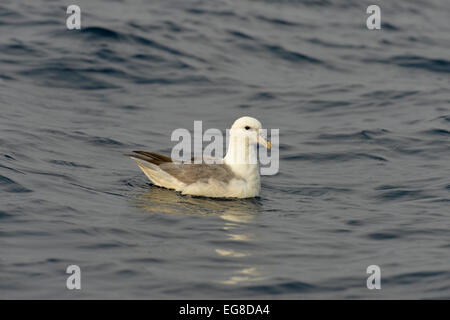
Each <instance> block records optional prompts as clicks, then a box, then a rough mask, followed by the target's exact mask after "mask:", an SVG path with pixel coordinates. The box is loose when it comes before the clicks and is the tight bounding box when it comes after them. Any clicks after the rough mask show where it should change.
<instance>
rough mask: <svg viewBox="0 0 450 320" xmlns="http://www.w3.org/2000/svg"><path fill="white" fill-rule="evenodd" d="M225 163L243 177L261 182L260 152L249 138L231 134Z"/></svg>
mask: <svg viewBox="0 0 450 320" xmlns="http://www.w3.org/2000/svg"><path fill="white" fill-rule="evenodd" d="M224 163H225V164H227V165H228V166H230V168H231V169H232V170H233V172H234V173H236V174H237V175H239V176H241V177H242V178H244V179H246V180H255V181H254V182H255V183H259V163H258V152H257V149H256V145H255V144H250V143H249V139H248V138H247V139H246V138H245V137H242V136H239V135H237V134H232V133H231V134H230V143H229V145H228V150H227V154H226V155H225V158H224ZM256 180H257V181H256Z"/></svg>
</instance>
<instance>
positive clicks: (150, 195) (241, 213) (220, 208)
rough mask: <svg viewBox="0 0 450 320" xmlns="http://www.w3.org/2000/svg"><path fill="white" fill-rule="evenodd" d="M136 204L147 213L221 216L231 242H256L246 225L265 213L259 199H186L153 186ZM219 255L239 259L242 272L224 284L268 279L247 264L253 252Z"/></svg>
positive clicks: (220, 251)
mask: <svg viewBox="0 0 450 320" xmlns="http://www.w3.org/2000/svg"><path fill="white" fill-rule="evenodd" d="M135 199H136V205H137V207H138V208H140V209H142V210H144V211H145V212H154V213H164V214H182V215H197V216H205V217H212V216H216V217H217V216H218V217H220V218H221V219H223V220H224V224H223V226H222V229H223V230H225V231H226V236H227V237H228V239H229V240H230V241H242V242H250V241H256V240H255V237H254V235H253V234H251V233H249V232H244V230H243V229H244V227H245V225H246V224H248V223H251V222H252V221H253V220H254V219H255V217H256V215H257V214H258V213H259V212H260V211H261V209H262V205H261V202H260V200H259V199H256V198H252V199H212V198H204V197H192V196H183V195H181V194H179V193H177V192H174V191H173V190H167V189H163V188H158V187H154V186H152V187H151V189H150V190H149V191H146V192H144V193H141V194H138V195H137V196H136V197H135ZM214 252H215V254H217V255H219V256H222V257H227V258H232V259H235V260H236V261H235V263H238V266H239V267H238V270H236V271H235V272H234V273H233V274H231V275H230V276H229V277H228V278H226V279H222V280H219V282H220V283H222V284H227V285H235V284H240V283H245V282H255V281H258V280H262V279H264V276H263V274H262V272H261V270H260V269H259V267H258V266H254V265H251V264H249V263H247V262H248V261H249V260H250V259H245V262H244V261H239V260H243V258H248V257H251V255H252V253H251V252H245V251H236V250H234V249H231V248H216V249H214Z"/></svg>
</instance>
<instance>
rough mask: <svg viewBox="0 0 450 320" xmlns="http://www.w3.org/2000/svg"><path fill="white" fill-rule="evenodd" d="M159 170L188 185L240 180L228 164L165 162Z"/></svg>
mask: <svg viewBox="0 0 450 320" xmlns="http://www.w3.org/2000/svg"><path fill="white" fill-rule="evenodd" d="M159 168H160V169H161V170H164V171H165V172H167V173H168V174H170V175H171V176H173V177H174V178H176V179H178V180H179V181H181V182H184V183H186V184H192V183H195V182H207V181H208V180H209V179H215V180H217V181H220V182H223V183H228V182H229V181H230V180H231V179H233V178H238V177H237V176H236V175H235V174H234V173H233V171H232V170H231V168H230V167H229V166H228V165H226V164H205V163H202V164H188V163H174V162H165V163H162V164H160V165H159Z"/></svg>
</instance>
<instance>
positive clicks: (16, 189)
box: [0, 175, 32, 193]
mask: <svg viewBox="0 0 450 320" xmlns="http://www.w3.org/2000/svg"><path fill="white" fill-rule="evenodd" d="M0 187H2V189H3V191H5V192H11V193H24V192H32V190H30V189H27V188H25V187H23V186H22V185H20V184H19V183H17V182H15V181H14V180H12V179H10V178H8V177H5V176H2V175H0Z"/></svg>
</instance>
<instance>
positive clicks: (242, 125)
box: [231, 116, 271, 149]
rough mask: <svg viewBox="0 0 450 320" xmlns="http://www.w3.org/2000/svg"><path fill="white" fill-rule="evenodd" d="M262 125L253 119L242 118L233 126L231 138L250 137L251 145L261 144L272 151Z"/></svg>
mask: <svg viewBox="0 0 450 320" xmlns="http://www.w3.org/2000/svg"><path fill="white" fill-rule="evenodd" d="M261 129H262V124H261V122H259V120H257V119H255V118H252V117H247V116H246V117H241V118H239V119H237V120H236V121H235V122H234V123H233V125H232V126H231V136H233V135H235V134H238V135H241V136H244V135H245V136H248V139H249V143H251V144H258V143H259V144H260V145H262V146H263V147H265V148H267V149H270V148H271V143H270V141H266V139H265V138H264V136H263V134H262V132H261Z"/></svg>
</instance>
